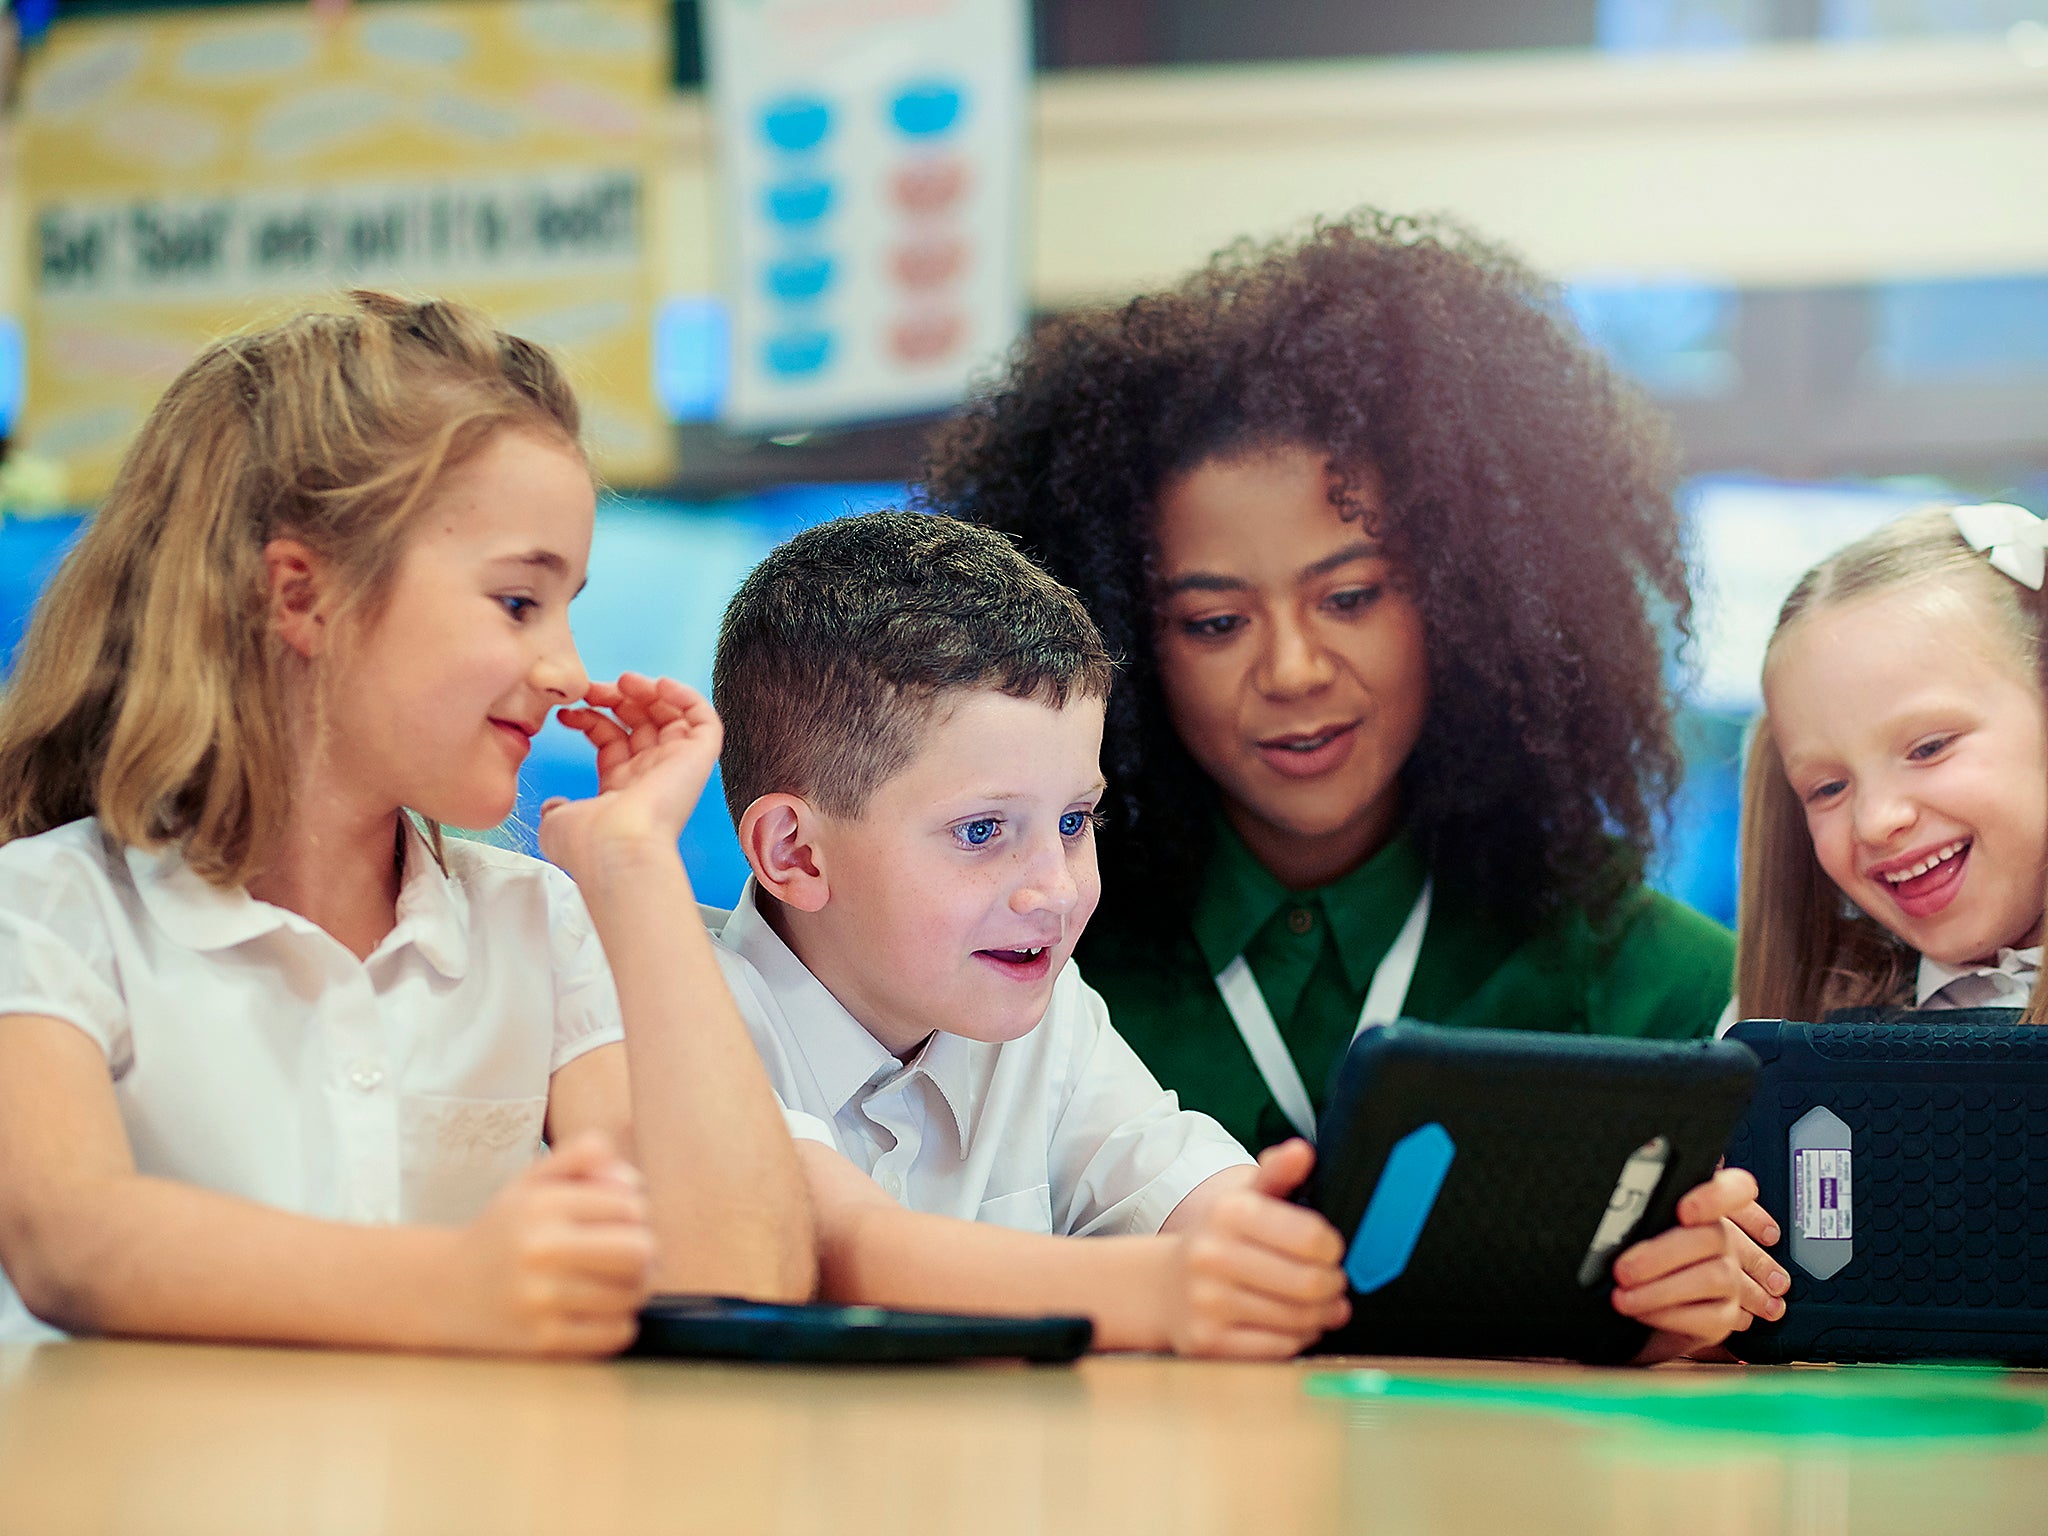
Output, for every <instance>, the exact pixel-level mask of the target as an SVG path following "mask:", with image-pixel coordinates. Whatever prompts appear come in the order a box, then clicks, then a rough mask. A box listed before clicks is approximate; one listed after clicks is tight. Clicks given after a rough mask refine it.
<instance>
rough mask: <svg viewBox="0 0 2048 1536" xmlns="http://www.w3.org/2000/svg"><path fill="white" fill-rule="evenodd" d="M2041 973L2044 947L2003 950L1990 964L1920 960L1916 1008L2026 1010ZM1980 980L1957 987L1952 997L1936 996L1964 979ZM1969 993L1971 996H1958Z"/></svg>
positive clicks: (1916, 983) (1916, 984) (1914, 990)
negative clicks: (1969, 985) (2029, 997)
mask: <svg viewBox="0 0 2048 1536" xmlns="http://www.w3.org/2000/svg"><path fill="white" fill-rule="evenodd" d="M2040 973H2041V946H2040V945H2038V944H2036V945H2034V946H2033V947H2032V948H2031V949H2001V950H2000V951H1999V952H1998V954H1997V956H1996V957H1995V958H1994V959H1993V961H1992V963H1991V964H1990V965H1944V964H1942V962H1941V961H1939V960H1932V959H1929V958H1928V957H1927V956H1926V955H1922V956H1921V957H1920V974H1919V976H1918V977H1917V978H1915V981H1914V986H1913V1006H1914V1007H1916V1008H2024V1007H2026V1006H2027V997H2028V995H2029V994H2030V993H2032V991H2033V990H2034V978H2035V977H2036V976H2038V975H2040ZM1966 976H1968V977H1975V978H1978V980H1977V982H1976V984H1975V985H1974V986H1972V987H1970V988H1967V989H1964V988H1954V989H1953V990H1952V991H1951V992H1950V993H1949V995H1947V996H1945V997H1937V996H1936V995H1935V994H1936V993H1938V992H1941V991H1942V989H1943V988H1945V987H1950V985H1951V984H1952V983H1954V982H1957V981H1961V980H1962V979H1963V978H1964V977H1966ZM1965 991H1967V993H1968V994H1969V995H1966V996H1958V995H1957V994H1958V993H1963V992H1965Z"/></svg>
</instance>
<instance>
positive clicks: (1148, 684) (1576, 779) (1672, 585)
mask: <svg viewBox="0 0 2048 1536" xmlns="http://www.w3.org/2000/svg"><path fill="white" fill-rule="evenodd" d="M1283 446H1302V447H1308V448H1311V449H1315V450H1320V451H1322V452H1324V453H1326V454H1327V455H1328V456H1329V459H1330V463H1331V466H1332V471H1333V474H1332V481H1333V490H1332V500H1333V502H1335V503H1336V505H1337V506H1338V509H1339V510H1340V511H1344V512H1346V513H1347V514H1348V515H1356V512H1357V507H1356V496H1355V492H1354V490H1353V489H1352V487H1354V486H1355V485H1356V483H1357V480H1358V477H1359V476H1360V474H1361V473H1362V472H1366V471H1377V473H1378V475H1379V477H1380V480H1381V482H1382V485H1383V487H1384V491H1385V506H1386V513H1385V518H1384V522H1383V524H1382V525H1380V526H1376V527H1375V529H1374V532H1375V534H1376V535H1377V536H1378V537H1379V538H1381V539H1383V540H1384V541H1385V542H1386V543H1387V545H1388V548H1389V550H1390V552H1392V554H1393V555H1394V556H1395V559H1396V561H1397V564H1398V566H1399V567H1400V568H1401V569H1402V571H1403V572H1404V575H1403V577H1402V579H1403V580H1404V581H1405V582H1406V583H1407V584H1408V585H1409V587H1410V589H1411V590H1412V592H1413V593H1414V596H1415V598H1416V601H1417V603H1418V605H1419V606H1420V608H1421V610H1422V614H1423V618H1424V623H1425V627H1426V633H1427V637H1428V640H1427V643H1428V656H1429V670H1430V687H1431V702H1430V708H1429V715H1428V718H1427V720H1426V722H1425V723H1424V726H1423V730H1422V735H1421V738H1420V740H1419V741H1418V742H1417V744H1416V747H1415V750H1414V752H1413V753H1412V755H1411V756H1410V757H1409V759H1408V761H1407V763H1406V765H1405V766H1404V768H1403V769H1402V781H1401V782H1402V805H1403V815H1404V820H1405V824H1406V826H1407V828H1408V830H1409V832H1410V833H1411V835H1413V836H1414V837H1415V838H1417V839H1418V841H1419V843H1420V845H1421V847H1422V849H1423V851H1424V853H1425V855H1426V856H1427V857H1428V858H1429V860H1430V861H1431V867H1432V868H1434V869H1435V870H1436V871H1437V873H1438V875H1439V878H1442V879H1450V880H1455V881H1457V882H1459V883H1461V884H1463V885H1465V886H1466V887H1467V888H1468V889H1469V890H1471V891H1472V892H1474V893H1475V895H1476V897H1477V899H1478V900H1479V901H1481V902H1482V903H1483V904H1484V905H1485V906H1487V907H1489V908H1490V909H1491V910H1492V911H1493V912H1494V913H1495V914H1496V915H1497V916H1498V917H1500V918H1501V919H1503V920H1506V921H1509V922H1511V923H1513V924H1515V925H1516V926H1518V927H1519V926H1532V927H1533V926H1534V925H1536V924H1537V923H1539V922H1541V921H1542V920H1543V919H1544V918H1546V917H1547V916H1549V915H1550V914H1552V913H1554V912H1556V911H1558V910H1559V909H1560V908H1562V907H1566V906H1581V907H1584V908H1586V909H1588V910H1589V911H1591V912H1592V913H1594V914H1595V915H1596V916H1597V915H1599V914H1600V913H1602V912H1604V911H1605V910H1606V909H1607V908H1608V907H1609V906H1610V904H1611V902H1612V901H1613V899H1614V898H1615V897H1616V896H1617V895H1618V894H1620V893H1621V892H1622V891H1623V890H1625V889H1627V888H1628V886H1629V885H1631V884H1633V883H1634V882H1635V881H1636V880H1637V879H1639V878H1640V875H1641V871H1642V868H1643V865H1644V861H1645V860H1646V859H1647V857H1648V854H1649V851H1650V847H1651V844H1652V842H1653V839H1654V836H1655V833H1656V830H1657V823H1658V821H1659V819H1660V817H1661V814H1662V813H1663V812H1664V810H1665V809H1666V807H1667V805H1668V801H1669V797H1670V794H1671V791H1672V789H1673V788H1674V787H1675V786H1676V784H1677V782H1678V779H1679V777H1680V773H1681V766H1682V765H1681V760H1680V757H1679V754H1678V752H1677V749H1676V747H1675V746H1674V744H1673V741H1672V736H1671V718H1670V706H1669V703H1668V700H1667V697H1666V692H1665V687H1664V678H1663V660H1664V654H1663V646H1662V644H1661V643H1660V635H1659V631H1658V620H1659V619H1662V620H1664V621H1666V622H1668V623H1669V624H1671V625H1672V626H1673V627H1674V629H1675V631H1676V635H1677V637H1678V640H1679V642H1680V644H1681V645H1683V644H1686V643H1688V642H1689V640H1690V618H1691V597H1690V594H1689V592H1688V589H1687V584H1686V566H1685V561H1684V557H1683V554H1682V552H1681V549H1680V541H1679V528H1678V520H1677V517H1676V515H1675V513H1674V511H1673V507H1672V488H1673V481H1674V476H1675V463H1674V457H1673V454H1672V451H1671V447H1670V441H1669V437H1668V433H1667V430H1666V427H1665V424H1664V422H1663V420H1662V418H1661V417H1660V416H1659V415H1658V414H1657V413H1656V412H1655V411H1654V410H1652V409H1651V408H1650V407H1649V405H1648V403H1647V401H1646V400H1645V399H1644V398H1643V397H1642V396H1641V394H1640V393H1639V392H1638V391H1637V390H1636V389H1634V388H1633V387H1632V386H1630V385H1628V384H1627V383H1625V382H1624V381H1622V380H1621V379H1619V378H1617V377H1616V375H1615V374H1614V373H1613V372H1612V371H1611V370H1610V369H1609V368H1608V367H1607V365H1606V364H1605V363H1604V362H1603V361H1602V360H1601V358H1600V357H1599V356H1598V355H1597V354H1596V353H1595V352H1594V351H1593V350H1592V349H1591V348H1589V347H1588V346H1587V344H1586V343H1585V341H1584V340H1583V339H1582V338H1581V337H1580V336H1579V335H1578V334H1577V332H1576V330H1575V328H1574V327H1573V326H1572V324H1571V323H1570V321H1569V320H1568V319H1567V318H1566V317H1565V315H1564V314H1563V311H1562V307H1561V305H1560V302H1559V296H1558V293H1557V290H1556V289H1555V288H1554V287H1553V286H1552V285H1550V284H1548V283H1546V282H1544V281H1542V280H1541V279H1539V278H1537V277H1536V276H1534V275H1533V274H1532V273H1531V272H1530V271H1529V270H1528V269H1527V268H1525V267H1524V266H1523V265H1522V264H1521V263H1520V262H1519V261H1518V260H1516V259H1515V258H1514V257H1513V256H1511V255H1510V254H1508V253H1507V252H1505V251H1503V250H1502V249H1500V248H1499V247H1497V246H1494V245H1490V244H1487V243H1485V242H1483V241H1481V240H1479V239H1477V238H1475V237H1474V236H1472V235H1471V234H1469V233H1468V232H1466V231H1464V230H1462V229H1460V228H1458V227H1457V226H1455V225H1452V224H1448V223H1445V222H1443V221H1438V220H1425V219H1410V218H1396V217H1390V216H1388V215H1385V214H1381V213H1377V212H1372V211H1361V212H1359V213H1356V214H1353V215H1351V216H1350V217H1347V218H1345V219H1343V220H1340V221H1337V222H1331V223H1318V224H1317V225H1316V226H1314V228H1313V229H1312V230H1311V232H1310V233H1309V234H1308V235H1307V237H1306V238H1305V239H1296V240H1288V241H1282V242H1276V243H1273V244H1266V245H1260V244H1253V243H1249V242H1244V243H1240V244H1238V245H1234V246H1232V247H1230V248H1228V249H1226V250H1225V251H1223V252H1221V253H1220V254H1219V255H1217V256H1216V257H1215V258H1214V259H1213V260H1212V261H1211V262H1210V263H1209V265H1208V266H1207V267H1206V268H1204V269H1203V270H1201V271H1199V272H1197V273H1195V274H1194V275H1193V276H1191V277H1189V278H1188V279H1186V280H1185V281H1184V282H1182V283H1181V284H1179V285H1178V286H1177V287H1174V288H1172V289H1169V290H1168V291H1166V292H1163V293H1156V294H1149V295H1146V296H1145V297H1142V298H1138V299H1133V300H1131V301H1130V302H1128V303H1126V304H1123V305H1121V306H1118V307H1113V308H1104V309H1094V310H1087V311H1082V312H1077V313H1071V314H1065V315H1060V316H1057V317H1055V318H1052V319H1049V320H1047V321H1045V322H1043V323H1042V324H1040V325H1039V326H1038V327H1037V329H1036V330H1035V331H1034V333H1033V334H1032V335H1031V336H1030V337H1029V338H1028V339H1027V340H1026V341H1025V342H1024V343H1022V344H1021V345H1020V347H1019V350H1018V353H1017V355H1016V356H1015V358H1014V359H1013V361H1012V365H1011V367H1010V370H1009V372H1008V374H1007V376H1006V377H1004V378H1003V379H1002V380H1001V381H1000V382H999V383H998V384H996V385H995V386H994V387H993V388H991V389H989V390H987V391H986V392H984V393H982V394H981V395H980V396H979V397H978V398H976V399H975V400H973V401H972V402H971V403H970V404H969V405H968V406H967V408H966V409H965V411H964V412H963V413H962V414H961V415H960V416H958V417H956V418H954V419H953V420H952V421H950V422H949V423H947V424H946V425H945V426H944V427H942V428H941V429H940V430H939V432H938V434H937V435H936V437H935V438H934V440H933V443H932V445H931V448H930V452H929V459H928V463H927V466H926V471H925V476H924V485H923V488H922V491H921V493H920V501H921V503H922V504H923V505H924V506H926V507H928V508H929V509H931V510H934V511H940V512H947V513H951V514H953V515H956V516H960V517H965V518H969V519H972V520H974V521H977V522H982V523H986V524H989V525H991V526H993V527H996V528H999V529H1001V530H1003V531H1005V532H1007V533H1010V534H1012V535H1014V536H1015V537H1016V538H1017V539H1018V540H1019V541H1020V543H1021V544H1022V545H1023V547H1024V548H1025V550H1026V551H1027V552H1028V553H1030V554H1031V555H1033V556H1034V557H1035V558H1037V559H1038V560H1039V561H1040V562H1041V563H1043V564H1044V565H1045V566H1046V568H1047V569H1048V570H1050V571H1051V572H1052V574H1053V575H1054V576H1056V577H1058V578H1059V579H1060V580H1061V581H1063V582H1065V583H1066V584H1067V585H1069V586H1071V587H1073V588H1074V589H1075V590H1076V591H1077V592H1079V593H1080V594H1081V597H1082V600H1083V601H1084V602H1085V603H1086V604H1087V606H1088V609H1089V611H1090V613H1092V614H1093V615H1094V617H1095V620H1096V622H1097V623H1098V624H1099V625H1100V626H1101V628H1102V630H1103V633H1104V636H1105V638H1106V639H1107V641H1108V643H1109V646H1110V649H1111V650H1112V651H1113V652H1115V653H1116V654H1117V655H1118V656H1119V657H1120V658H1121V659H1122V661H1123V675H1122V678H1121V680H1120V681H1119V683H1118V686H1117V688H1116V689H1115V691H1114V693H1113V695H1112V698H1111V701H1110V712H1109V728H1108V737H1107V740H1106V742H1105V758H1106V763H1105V766H1106V767H1107V769H1108V772H1109V775H1110V783H1111V786H1112V788H1111V791H1110V799H1109V801H1108V803H1107V804H1106V806H1105V810H1106V811H1107V813H1108V815H1107V819H1106V822H1105V827H1104V835H1103V844H1102V846H1103V867H1104V880H1105V886H1104V897H1105V900H1106V901H1109V902H1115V903H1117V904H1118V905H1119V906H1121V907H1124V908H1126V909H1127V920H1133V921H1137V922H1141V923H1142V922H1143V921H1144V920H1145V914H1146V913H1147V911H1148V910H1158V909H1161V908H1165V909H1167V910H1163V911H1160V912H1159V915H1160V917H1161V918H1162V920H1164V921H1167V922H1178V921H1179V920H1181V918H1182V917H1183V916H1184V909H1179V910H1174V908H1175V903H1172V902H1167V903H1161V902H1160V900H1159V893H1160V892H1169V891H1179V892H1189V893H1192V892H1193V891H1194V890H1195V889H1196V881H1195V876H1196V873H1197V872H1198V871H1199V869H1200V868H1201V866H1202V863H1203V860H1204V859H1205V857H1206V855H1207V851H1208V850H1207V839H1208V836H1209V834H1208V832H1207V831H1206V829H1207V828H1208V827H1209V825H1210V819H1209V814H1208V812H1209V808H1210V807H1211V806H1212V805H1213V804H1214V794H1215V792H1214V789H1213V787H1212V786H1211V785H1210V783H1209V781H1208V780H1207V779H1206V777H1205V776H1204V775H1203V774H1202V773H1201V771H1200V770H1199V769H1198V768H1197V767H1196V766H1195V765H1194V763H1193V762H1192V760H1191V759H1190V758H1189V757H1188V755H1187V753H1186V751H1185V749H1184V748H1183V747H1182V746H1181V744H1180V741H1179V740H1178V738H1177V737H1176V736H1175V734H1174V730H1173V727H1172V724H1171V722H1170V721H1169V719H1168V715H1167V710H1166V704H1165V700H1164V698H1163V697H1162V694H1161V690H1160V685H1159V680H1158V671H1157V668H1156V665H1155V662H1154V656H1153V625H1154V596H1153V590H1152V577H1151V562H1152V546H1151V539H1150V533H1149V528H1150V523H1151V518H1152V514H1153V507H1154V503H1155V499H1156V497H1157V495H1158V493H1159V490H1160V488H1161V486H1162V485H1163V484H1164V483H1165V482H1167V481H1169V480H1170V479H1172V478H1174V477H1175V476H1177V475H1180V474H1183V473H1185V472H1187V471H1189V470H1192V469H1194V468H1196V467H1198V466H1199V465H1201V464H1203V463H1206V462H1209V461H1212V460H1219V459H1221V460H1230V459H1236V458H1242V457H1244V456H1246V455H1247V454H1249V453H1251V452H1254V451H1257V450H1260V449H1266V448H1272V447H1283Z"/></svg>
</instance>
